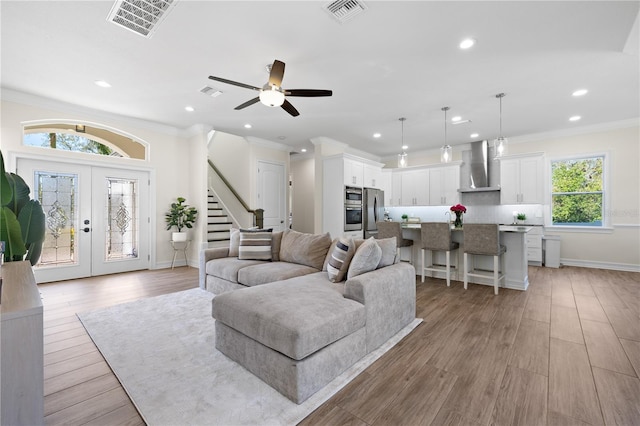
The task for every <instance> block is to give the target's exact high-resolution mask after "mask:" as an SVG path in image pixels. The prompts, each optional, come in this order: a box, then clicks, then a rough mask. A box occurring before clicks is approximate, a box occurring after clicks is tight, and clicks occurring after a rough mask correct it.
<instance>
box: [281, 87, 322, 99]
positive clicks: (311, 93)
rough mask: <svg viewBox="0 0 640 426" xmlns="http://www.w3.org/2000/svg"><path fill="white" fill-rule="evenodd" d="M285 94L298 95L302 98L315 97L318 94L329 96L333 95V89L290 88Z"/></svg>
mask: <svg viewBox="0 0 640 426" xmlns="http://www.w3.org/2000/svg"><path fill="white" fill-rule="evenodd" d="M285 95H287V96H300V97H304V98H315V97H318V96H331V95H333V91H332V90H320V89H291V90H286V91H285Z"/></svg>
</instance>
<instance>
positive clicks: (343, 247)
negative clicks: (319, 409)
mask: <svg viewBox="0 0 640 426" xmlns="http://www.w3.org/2000/svg"><path fill="white" fill-rule="evenodd" d="M266 235H267V237H264V234H261V235H260V236H258V237H253V236H252V235H251V234H250V233H247V234H245V233H241V232H240V231H237V230H233V231H232V242H231V244H230V247H228V248H227V247H225V248H213V249H205V250H203V251H202V252H201V253H200V286H201V287H202V288H204V289H206V290H208V291H211V292H213V293H214V294H216V297H215V298H214V299H213V302H212V304H213V306H212V315H213V317H214V318H215V319H216V326H215V327H216V348H217V349H218V350H220V351H221V352H222V353H224V354H225V355H226V356H228V357H229V358H231V359H233V360H234V361H236V362H238V363H239V364H241V365H242V366H244V367H245V368H246V369H247V370H249V371H251V372H252V373H253V374H255V375H256V376H258V377H259V378H261V379H262V380H263V381H264V382H266V383H268V384H269V385H270V386H272V387H273V388H275V389H276V390H277V391H279V392H280V393H282V394H283V395H285V396H286V397H287V398H289V399H291V400H292V401H294V402H296V403H298V404H300V403H302V402H303V401H305V400H306V399H307V398H309V397H310V396H311V395H313V394H314V393H315V392H317V391H318V390H319V389H321V388H322V387H324V386H325V385H326V384H328V383H329V382H330V381H331V380H333V379H334V378H335V377H337V376H338V375H340V373H342V372H343V371H344V370H346V369H347V368H348V367H350V366H351V365H353V364H354V363H355V362H357V361H358V360H360V359H361V358H362V357H364V356H365V355H366V354H368V353H369V352H371V351H373V350H374V349H376V348H378V347H379V346H380V345H382V344H383V343H384V342H386V341H387V340H388V339H389V338H390V337H391V336H393V335H394V334H395V333H397V332H398V331H400V330H401V329H402V328H403V327H404V326H406V325H407V324H409V323H410V322H411V321H413V319H414V318H415V303H416V296H415V283H416V279H415V269H414V268H413V266H412V265H409V264H407V263H398V262H397V260H396V244H395V238H391V239H388V240H374V239H370V240H357V241H354V240H352V239H350V238H348V239H347V238H341V239H336V240H334V241H332V240H331V239H330V237H329V235H328V234H323V235H320V234H304V233H300V232H296V231H291V230H286V231H284V232H279V233H270V234H266ZM245 236H246V241H245ZM269 237H270V243H271V245H270V246H269V247H268V248H267V246H263V244H266V241H267V240H269ZM251 238H253V240H251ZM238 239H239V240H240V241H238ZM245 244H246V246H245ZM255 245H257V246H259V247H258V250H254V249H255V248H256V247H255ZM243 247H248V248H249V249H251V250H254V251H250V252H249V253H250V254H249V255H248V256H247V255H244V254H243ZM267 250H270V256H269V254H268V253H267ZM253 257H256V258H263V257H270V258H271V260H255V259H253ZM343 278H344V279H343Z"/></svg>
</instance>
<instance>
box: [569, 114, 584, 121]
mask: <svg viewBox="0 0 640 426" xmlns="http://www.w3.org/2000/svg"><path fill="white" fill-rule="evenodd" d="M581 118H582V117H580V116H579V115H574V116H573V117H569V121H578V120H580V119H581Z"/></svg>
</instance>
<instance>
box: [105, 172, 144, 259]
mask: <svg viewBox="0 0 640 426" xmlns="http://www.w3.org/2000/svg"><path fill="white" fill-rule="evenodd" d="M106 184H107V188H108V191H107V217H108V221H107V222H108V223H107V227H106V234H107V235H106V239H105V240H106V251H105V253H106V256H105V260H106V261H113V260H121V259H131V258H137V257H138V249H139V248H138V240H139V235H138V200H137V191H136V189H137V186H138V181H137V180H136V179H118V178H106Z"/></svg>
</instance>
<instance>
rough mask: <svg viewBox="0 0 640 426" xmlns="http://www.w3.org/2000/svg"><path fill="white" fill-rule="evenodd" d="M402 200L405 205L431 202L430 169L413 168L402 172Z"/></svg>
mask: <svg viewBox="0 0 640 426" xmlns="http://www.w3.org/2000/svg"><path fill="white" fill-rule="evenodd" d="M400 175H401V186H402V188H401V189H400V193H401V195H400V202H401V205H403V206H426V205H427V204H429V170H426V169H424V170H411V171H405V172H402V173H400Z"/></svg>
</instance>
